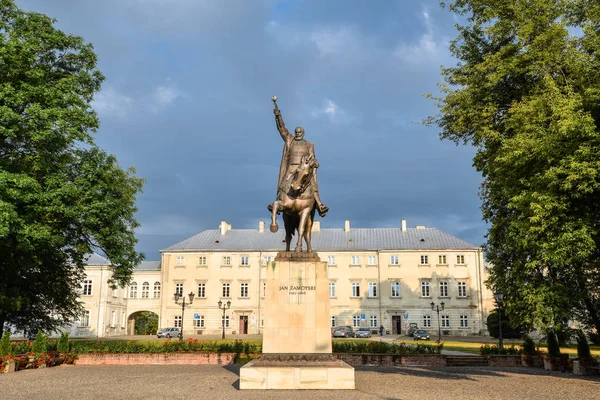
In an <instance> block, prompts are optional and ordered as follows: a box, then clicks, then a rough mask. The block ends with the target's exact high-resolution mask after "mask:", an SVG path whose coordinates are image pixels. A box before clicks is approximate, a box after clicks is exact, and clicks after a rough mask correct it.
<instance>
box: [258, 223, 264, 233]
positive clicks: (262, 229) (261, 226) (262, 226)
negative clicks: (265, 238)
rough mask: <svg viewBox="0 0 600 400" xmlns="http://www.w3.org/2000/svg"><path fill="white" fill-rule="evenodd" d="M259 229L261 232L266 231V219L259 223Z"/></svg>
mask: <svg viewBox="0 0 600 400" xmlns="http://www.w3.org/2000/svg"><path fill="white" fill-rule="evenodd" d="M258 231H259V232H264V231H265V221H260V222H259V223H258Z"/></svg>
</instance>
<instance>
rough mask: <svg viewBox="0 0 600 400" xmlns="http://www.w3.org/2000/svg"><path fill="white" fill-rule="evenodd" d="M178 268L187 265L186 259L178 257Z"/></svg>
mask: <svg viewBox="0 0 600 400" xmlns="http://www.w3.org/2000/svg"><path fill="white" fill-rule="evenodd" d="M175 265H176V266H177V267H183V266H184V265H185V257H184V256H177V262H176V264H175Z"/></svg>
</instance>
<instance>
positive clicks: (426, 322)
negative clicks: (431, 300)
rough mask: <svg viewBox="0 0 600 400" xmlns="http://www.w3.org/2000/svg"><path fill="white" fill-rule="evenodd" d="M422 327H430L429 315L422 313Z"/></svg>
mask: <svg viewBox="0 0 600 400" xmlns="http://www.w3.org/2000/svg"><path fill="white" fill-rule="evenodd" d="M423 328H431V315H423Z"/></svg>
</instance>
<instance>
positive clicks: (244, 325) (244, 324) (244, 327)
mask: <svg viewBox="0 0 600 400" xmlns="http://www.w3.org/2000/svg"><path fill="white" fill-rule="evenodd" d="M246 334H248V316H247V315H240V335H246Z"/></svg>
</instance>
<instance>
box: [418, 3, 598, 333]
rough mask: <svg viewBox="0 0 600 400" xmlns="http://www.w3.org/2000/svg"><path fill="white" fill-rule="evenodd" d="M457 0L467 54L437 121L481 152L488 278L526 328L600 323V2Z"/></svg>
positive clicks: (458, 48)
mask: <svg viewBox="0 0 600 400" xmlns="http://www.w3.org/2000/svg"><path fill="white" fill-rule="evenodd" d="M448 7H449V9H450V10H451V11H452V12H455V13H457V14H459V18H460V19H461V20H463V21H464V24H463V25H459V26H458V37H457V38H456V39H455V40H453V41H452V42H451V45H450V49H451V52H452V54H453V55H454V56H455V57H456V58H457V59H458V62H457V64H456V65H455V66H452V67H448V68H442V74H443V76H444V80H445V84H442V85H440V89H441V91H442V96H441V97H438V98H437V99H436V101H437V105H438V107H439V108H440V114H439V115H437V116H434V117H430V118H429V119H428V120H427V121H426V122H427V123H429V124H437V125H438V126H439V127H440V128H441V134H440V136H441V138H442V139H449V140H452V141H454V142H455V143H457V144H461V143H462V144H470V145H473V146H475V147H476V149H477V153H476V156H475V158H474V166H475V167H476V169H477V170H478V171H480V172H481V173H482V175H483V183H482V186H481V191H480V195H481V198H482V200H483V205H482V210H483V217H484V219H485V220H486V221H487V222H489V223H490V229H489V231H488V234H487V243H486V257H487V259H488V260H489V261H490V262H491V265H492V268H491V271H490V279H489V282H488V284H489V285H490V286H491V287H493V288H494V289H495V290H503V291H504V293H505V306H506V308H507V313H508V315H509V317H510V319H511V321H513V323H515V324H517V325H520V326H521V327H523V328H526V329H527V330H528V329H530V328H532V327H533V326H537V327H540V328H542V329H544V330H545V329H546V328H550V327H552V328H556V327H559V326H560V325H561V324H562V321H563V320H564V319H565V318H569V319H576V320H578V321H580V322H581V323H582V324H584V325H586V326H593V327H595V328H596V329H597V330H598V331H600V313H599V308H600V251H599V244H600V224H599V223H598V221H600V202H599V201H598V198H600V131H599V123H600V3H598V2H597V1H592V0H513V1H503V0H457V1H454V2H452V3H451V4H449V6H448ZM571 32H574V33H571ZM556 329H558V328H556Z"/></svg>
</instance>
